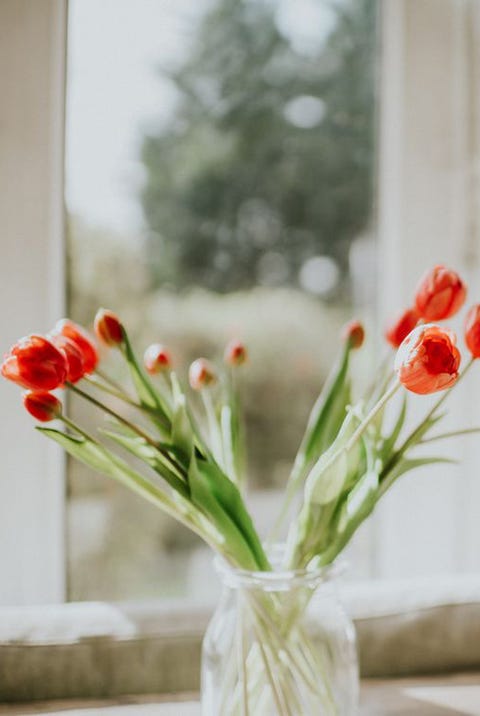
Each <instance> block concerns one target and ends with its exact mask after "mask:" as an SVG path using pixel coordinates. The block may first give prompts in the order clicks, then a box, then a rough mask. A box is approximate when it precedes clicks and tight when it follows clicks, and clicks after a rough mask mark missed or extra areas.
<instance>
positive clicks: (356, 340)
mask: <svg viewBox="0 0 480 716" xmlns="http://www.w3.org/2000/svg"><path fill="white" fill-rule="evenodd" d="M343 338H344V340H345V341H348V342H349V344H350V348H360V347H361V346H362V345H363V341H364V340H365V329H364V327H363V325H362V324H361V323H360V321H350V323H347V325H346V326H344V328H343Z"/></svg>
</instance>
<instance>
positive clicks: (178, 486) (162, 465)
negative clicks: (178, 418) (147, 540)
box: [101, 430, 190, 499]
mask: <svg viewBox="0 0 480 716" xmlns="http://www.w3.org/2000/svg"><path fill="white" fill-rule="evenodd" d="M101 432H102V433H103V434H104V435H107V436H108V437H109V438H110V439H111V440H114V441H115V442H116V443H117V444H118V445H120V446H121V447H123V448H125V450H128V452H130V453H131V454H132V455H135V457H137V458H139V459H140V460H143V462H145V463H146V464H147V465H149V467H151V468H152V469H153V470H155V472H157V473H158V474H159V475H160V476H161V477H163V478H164V480H166V482H168V484H169V485H170V487H172V488H173V489H174V490H176V491H177V492H179V493H180V494H181V495H182V496H183V497H185V498H186V499H188V497H189V494H190V493H189V489H188V485H187V483H186V482H185V481H184V480H183V479H182V477H181V475H180V474H178V473H177V472H176V471H174V470H173V469H172V466H171V463H170V462H169V460H168V459H167V458H166V457H165V455H163V454H162V453H161V451H160V450H157V449H155V448H154V447H153V445H149V444H148V443H147V442H146V441H145V440H144V439H143V438H141V437H138V436H135V437H130V436H127V435H121V434H118V433H116V432H114V431H112V430H101Z"/></svg>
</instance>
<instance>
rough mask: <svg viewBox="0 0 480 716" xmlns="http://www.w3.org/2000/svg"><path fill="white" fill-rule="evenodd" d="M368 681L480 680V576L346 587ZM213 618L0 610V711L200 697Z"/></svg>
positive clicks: (70, 608) (128, 607)
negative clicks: (450, 676)
mask: <svg viewBox="0 0 480 716" xmlns="http://www.w3.org/2000/svg"><path fill="white" fill-rule="evenodd" d="M342 595H343V598H344V602H345V604H346V607H347V610H348V611H349V612H350V613H351V615H352V616H353V618H354V621H355V625H356V628H357V635H358V645H359V654H360V663H361V671H362V675H363V676H364V677H366V676H368V677H372V676H375V677H388V676H390V677H391V676H395V677H399V676H405V675H411V674H428V673H430V674H432V673H446V672H454V671H457V672H458V671H465V670H477V671H478V670H480V576H458V577H452V578H449V579H446V578H432V579H428V580H427V579H416V580H404V581H396V582H369V583H363V584H347V585H344V586H343V587H342ZM210 614H211V610H210V609H208V608H206V607H204V608H188V607H187V606H185V605H184V606H183V607H179V606H177V605H165V604H143V605H140V604H125V605H120V604H119V605H111V604H102V603H81V604H65V605H59V606H46V607H31V608H27V607H20V608H4V609H0V661H1V663H2V673H1V675H0V702H4V703H5V702H7V703H8V702H23V703H25V702H28V701H46V700H53V699H76V698H77V699H78V698H100V699H105V698H112V699H115V698H119V697H121V696H122V695H125V694H155V693H177V692H192V691H196V690H198V688H199V673H200V652H201V641H202V636H203V633H204V630H205V627H206V625H207V623H208V620H209V618H210Z"/></svg>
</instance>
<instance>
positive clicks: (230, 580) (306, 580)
mask: <svg viewBox="0 0 480 716" xmlns="http://www.w3.org/2000/svg"><path fill="white" fill-rule="evenodd" d="M267 554H268V556H269V558H270V560H271V562H272V566H273V567H274V569H272V570H271V571H260V570H259V571H254V570H249V569H241V568H239V567H234V566H233V565H231V564H230V563H229V562H227V560H226V559H225V558H223V557H221V556H219V555H217V556H216V557H215V560H214V565H215V569H216V571H217V573H218V574H219V575H220V577H221V579H222V583H223V584H225V585H226V586H228V587H232V588H236V589H240V588H245V589H261V590H263V591H272V592H277V591H279V592H280V591H287V590H289V589H292V588H295V587H298V588H300V587H308V588H310V589H313V588H315V587H318V586H319V585H320V584H323V583H328V582H332V581H333V580H335V579H337V578H338V577H339V576H340V575H342V574H343V573H344V572H345V569H346V566H347V564H346V562H345V561H343V560H341V561H335V562H333V563H332V564H329V565H326V566H321V567H313V568H310V569H307V568H304V569H275V565H280V564H281V558H282V557H283V555H284V554H285V545H284V544H283V543H277V544H274V545H269V546H268V548H267Z"/></svg>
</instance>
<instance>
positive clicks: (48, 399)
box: [23, 390, 62, 423]
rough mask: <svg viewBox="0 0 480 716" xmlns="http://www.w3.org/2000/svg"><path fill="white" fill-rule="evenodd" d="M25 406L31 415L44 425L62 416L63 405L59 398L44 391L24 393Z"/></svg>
mask: <svg viewBox="0 0 480 716" xmlns="http://www.w3.org/2000/svg"><path fill="white" fill-rule="evenodd" d="M23 404H24V406H25V407H26V409H27V410H28V412H29V413H30V415H33V417H34V418H36V419H37V420H40V421H41V422H42V423H48V422H49V420H55V418H59V417H60V416H61V414H62V404H61V402H60V401H59V400H58V398H56V397H55V396H54V395H52V393H47V392H46V391H43V390H39V391H32V392H29V393H24V394H23Z"/></svg>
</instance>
